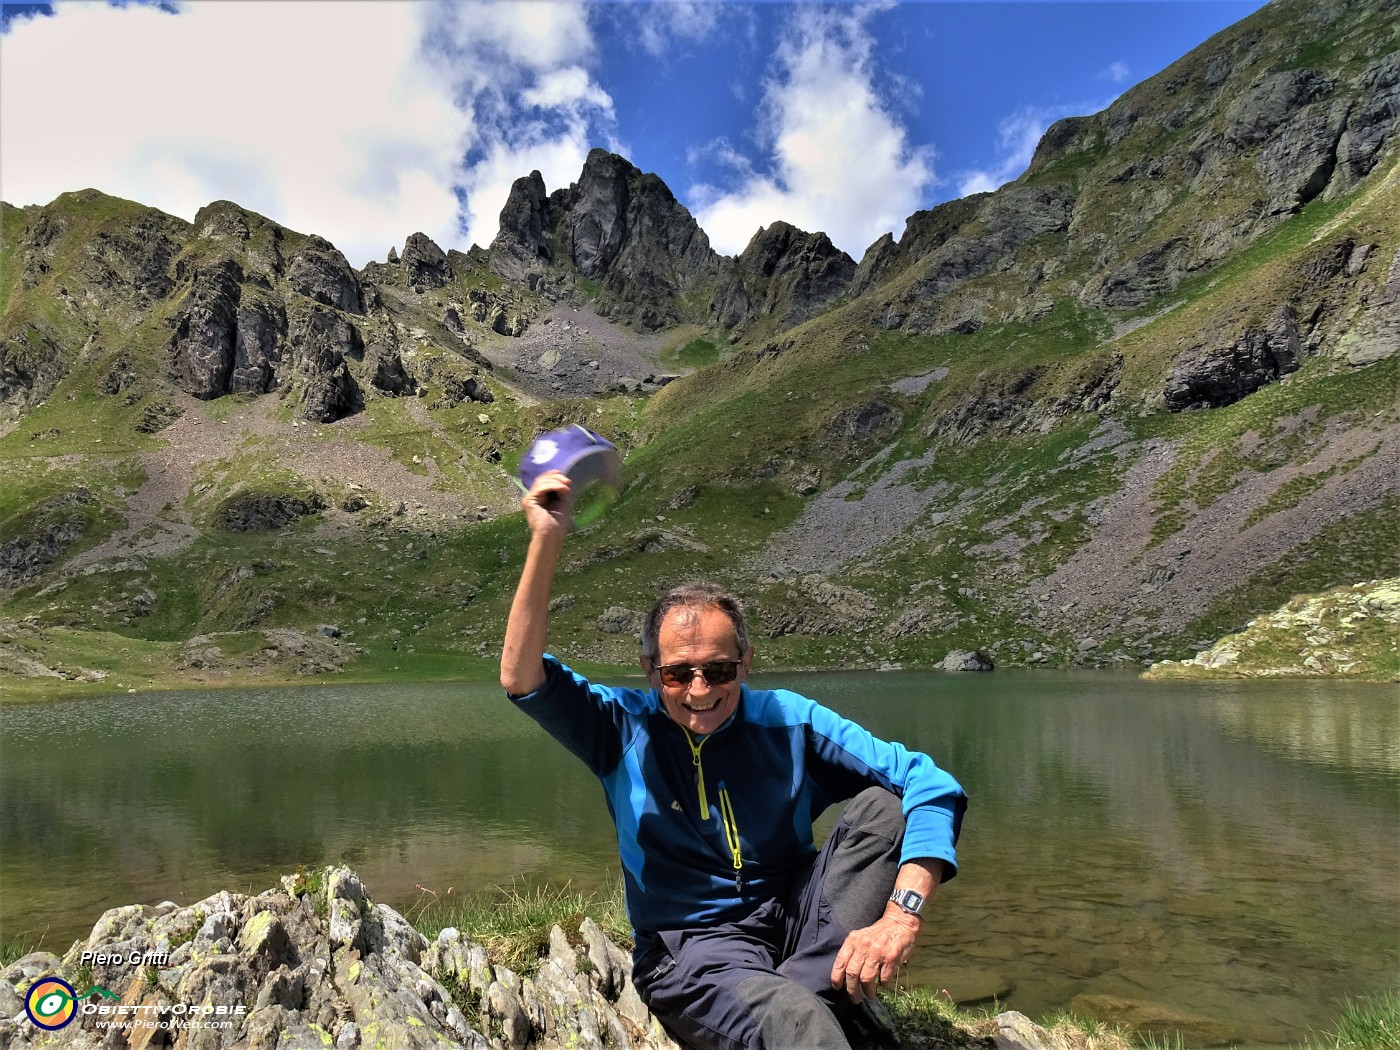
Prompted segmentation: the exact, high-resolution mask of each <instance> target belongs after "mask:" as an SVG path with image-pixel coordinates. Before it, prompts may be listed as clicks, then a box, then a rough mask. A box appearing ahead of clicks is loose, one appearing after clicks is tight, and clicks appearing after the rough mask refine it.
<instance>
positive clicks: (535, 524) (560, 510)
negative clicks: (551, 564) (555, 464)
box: [520, 470, 572, 540]
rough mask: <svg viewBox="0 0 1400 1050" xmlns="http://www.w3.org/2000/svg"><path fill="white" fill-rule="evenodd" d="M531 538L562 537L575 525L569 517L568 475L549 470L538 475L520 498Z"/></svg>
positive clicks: (560, 538)
mask: <svg viewBox="0 0 1400 1050" xmlns="http://www.w3.org/2000/svg"><path fill="white" fill-rule="evenodd" d="M520 506H521V508H522V509H523V510H524V511H525V524H526V526H527V527H528V528H529V529H530V536H531V538H539V539H559V540H562V539H563V538H564V537H565V536H567V535H568V534H569V529H570V528H571V527H572V526H571V523H570V520H569V511H570V509H571V504H570V498H569V476H568V475H567V474H564V473H562V472H560V471H557V470H547V471H545V472H544V473H543V474H541V475H540V476H539V477H538V478H536V479H535V483H534V484H533V485H531V486H530V491H529V492H527V493H525V495H524V496H523V497H522V498H521V500H520Z"/></svg>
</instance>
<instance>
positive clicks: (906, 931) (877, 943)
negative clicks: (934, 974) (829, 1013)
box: [831, 905, 921, 1003]
mask: <svg viewBox="0 0 1400 1050" xmlns="http://www.w3.org/2000/svg"><path fill="white" fill-rule="evenodd" d="M890 907H891V909H893V910H892V911H887V912H886V913H885V914H884V915H883V916H881V917H880V918H879V919H878V920H876V922H875V924H874V925H873V926H867V927H865V929H863V930H856V931H854V932H853V933H852V934H851V935H850V936H849V937H847V938H846V943H845V944H843V945H841V950H840V951H839V952H837V953H836V965H835V966H833V967H832V968H831V986H832V987H833V988H841V987H844V988H845V989H846V994H847V995H849V996H850V997H851V1002H853V1003H859V1002H861V1001H862V1000H864V999H874V998H875V986H876V985H877V984H881V983H884V982H886V981H892V980H894V976H895V974H896V973H898V972H899V968H900V967H901V966H903V965H904V963H905V962H906V961H907V960H908V958H909V955H910V953H911V952H913V950H914V939H915V938H916V937H917V936H918V934H919V926H920V925H921V923H920V920H919V917H918V916H917V915H910V914H909V913H908V912H905V911H902V910H899V909H897V908H894V906H893V905H891V906H890Z"/></svg>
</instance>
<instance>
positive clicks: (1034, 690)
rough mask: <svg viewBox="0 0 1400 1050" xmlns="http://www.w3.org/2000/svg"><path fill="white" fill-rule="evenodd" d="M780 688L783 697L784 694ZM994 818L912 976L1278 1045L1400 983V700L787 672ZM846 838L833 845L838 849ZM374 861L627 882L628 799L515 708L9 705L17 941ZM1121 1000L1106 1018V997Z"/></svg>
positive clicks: (355, 690) (367, 703)
mask: <svg viewBox="0 0 1400 1050" xmlns="http://www.w3.org/2000/svg"><path fill="white" fill-rule="evenodd" d="M757 681H758V682H759V683H760V684H762V683H763V679H762V678H761V677H760V678H759V679H757ZM780 683H781V684H783V685H787V686H790V687H792V688H796V689H798V690H801V691H803V692H806V693H808V694H809V695H812V696H815V697H818V698H820V699H822V700H824V701H825V702H826V703H828V705H829V706H832V707H834V708H836V709H837V710H839V711H842V712H843V713H846V714H848V715H850V716H852V717H854V718H856V719H858V720H859V721H862V722H863V723H865V724H866V725H867V726H869V727H870V728H871V729H872V730H873V731H875V732H876V733H878V734H880V735H882V736H885V737H887V738H891V739H897V740H901V741H903V742H904V743H906V744H908V745H910V746H913V747H918V748H920V749H923V750H926V751H928V752H929V753H930V754H932V755H933V756H934V757H935V758H936V759H937V760H938V761H939V762H940V764H942V765H944V766H946V767H947V768H949V769H950V770H952V771H953V772H954V773H955V774H956V775H957V776H958V777H959V778H960V779H961V780H962V782H963V784H964V785H965V786H966V787H967V789H968V792H969V794H970V795H971V798H972V804H971V808H970V810H969V813H968V818H967V823H966V825H965V828H964V835H963V841H962V843H961V845H960V848H959V854H960V861H961V869H962V870H961V874H960V875H959V877H958V878H957V879H955V880H954V881H953V882H951V883H948V884H947V885H946V886H944V887H943V889H942V891H941V892H940V893H939V895H938V898H937V900H936V902H935V903H934V904H933V905H932V916H931V920H930V921H928V922H926V923H925V932H924V934H923V937H922V941H921V945H920V948H919V950H918V952H917V953H916V955H915V957H914V960H913V963H912V964H911V968H910V976H911V978H912V979H913V980H914V981H916V982H918V983H921V984H925V985H928V986H930V987H932V988H935V989H937V988H947V989H949V990H950V992H951V993H952V994H953V995H955V996H957V997H963V996H965V995H969V994H974V993H975V992H976V991H981V990H986V991H989V992H998V991H999V992H1002V993H1003V994H1002V996H1001V998H1002V1001H1003V1002H1004V1003H1005V1004H1007V1005H1009V1006H1011V1007H1014V1008H1016V1009H1021V1010H1024V1011H1026V1012H1028V1013H1031V1014H1032V1015H1035V1014H1043V1013H1045V1012H1047V1011H1050V1010H1053V1009H1056V1008H1058V1007H1064V1006H1067V1005H1069V1004H1071V1003H1074V1002H1076V998H1077V997H1081V998H1078V1000H1077V1005H1078V1006H1079V1007H1080V1008H1096V1009H1099V1010H1108V1011H1110V1012H1111V1011H1112V1010H1114V1009H1118V1008H1119V1007H1117V1006H1115V1005H1114V1003H1115V1001H1118V1000H1135V1001H1146V1002H1150V1003H1153V1004H1160V1005H1163V1006H1165V1007H1167V1008H1169V1009H1170V1010H1172V1011H1175V1012H1176V1013H1177V1014H1180V1015H1185V1016H1189V1017H1193V1018H1196V1019H1197V1022H1198V1023H1196V1024H1195V1025H1194V1026H1193V1027H1194V1028H1195V1030H1197V1031H1198V1032H1200V1033H1203V1035H1202V1038H1203V1039H1204V1038H1206V1037H1207V1036H1209V1035H1210V1034H1212V1033H1215V1034H1218V1035H1221V1036H1223V1037H1228V1038H1233V1039H1236V1040H1242V1041H1246V1042H1251V1043H1258V1042H1278V1041H1288V1040H1294V1041H1296V1040H1300V1039H1302V1038H1304V1037H1306V1036H1307V1034H1308V1033H1309V1031H1310V1030H1313V1031H1315V1030H1318V1029H1322V1028H1325V1027H1326V1026H1327V1025H1328V1024H1330V1022H1331V1020H1332V1019H1333V1018H1334V1017H1335V1016H1336V1014H1337V1012H1338V1011H1339V1009H1340V1005H1341V1002H1342V1000H1343V999H1344V998H1345V997H1347V996H1352V997H1355V996H1359V995H1366V994H1370V993H1374V992H1378V991H1382V990H1385V989H1388V988H1394V987H1395V986H1396V984H1397V982H1400V697H1398V696H1397V693H1396V691H1395V689H1394V688H1393V687H1387V686H1358V685H1347V684H1339V683H1327V682H1316V683H1313V682H1306V683H1277V682H1273V683H1261V682H1241V683H1207V684H1202V683H1146V682H1140V681H1138V680H1136V679H1135V678H1132V677H1128V676H1119V675H1113V674H1107V673H1083V674H1072V673H1055V672H1024V673H1001V672H998V673H996V674H992V675H967V676H954V675H942V674H920V673H897V674H864V673H862V674H855V673H852V674H839V675H830V674H828V675H817V674H811V675H783V676H775V677H774V678H773V679H772V681H771V683H770V684H780ZM829 823H830V821H827V824H828V825H829ZM340 861H344V862H346V863H349V864H350V865H352V866H353V867H354V868H355V869H356V870H357V871H359V872H360V874H361V875H362V876H363V877H364V878H365V879H366V881H367V883H368V885H369V888H370V891H371V893H373V894H374V895H375V896H376V898H378V899H380V900H384V901H387V902H389V903H392V904H395V905H396V906H399V907H400V908H401V909H407V908H410V907H412V906H413V905H414V904H415V903H416V902H418V901H419V900H420V899H421V895H420V893H419V891H418V890H416V889H415V886H416V885H418V884H421V885H422V886H425V887H428V888H430V889H432V890H435V891H437V892H438V893H443V892H445V891H446V890H447V888H448V887H453V888H454V889H455V891H456V892H457V893H462V892H466V891H469V890H472V889H476V888H482V887H490V886H492V885H509V884H510V883H511V882H512V881H513V880H515V879H517V878H524V879H526V880H528V881H530V882H535V883H538V882H549V883H555V884H563V883H565V882H572V883H573V884H574V885H575V886H576V887H582V888H585V889H591V888H595V887H597V886H599V885H601V884H603V883H604V882H605V881H606V880H607V879H608V877H609V873H611V872H613V871H615V870H616V866H617V859H616V844H615V842H614V840H613V837H612V832H611V825H610V824H609V822H608V819H607V813H606V809H605V807H604V804H603V799H602V792H601V790H600V789H599V787H598V786H597V784H596V782H595V781H593V779H592V777H591V776H590V775H589V774H588V773H587V772H586V771H585V770H584V769H583V767H582V766H581V765H580V764H579V763H577V762H576V761H574V760H573V759H572V758H571V757H570V756H568V755H567V754H565V753H564V752H563V750H562V749H561V748H559V747H558V746H557V745H555V744H554V743H553V742H552V741H550V740H549V739H548V738H547V737H545V736H544V735H543V733H542V732H541V731H539V730H538V729H537V728H536V727H535V726H534V724H533V723H531V722H530V721H529V720H527V719H525V718H524V717H523V716H521V715H519V714H518V713H517V712H515V711H514V710H513V709H512V708H511V707H510V705H509V704H508V703H507V702H506V701H505V700H504V699H503V698H502V696H501V695H500V692H499V690H498V689H496V688H495V687H494V686H491V685H485V684H465V685H428V686H409V687H404V686H335V685H325V686H316V687H307V688H301V689H280V690H228V691H218V692H184V693H167V694H154V695H149V696H119V697H113V698H110V699H107V700H87V701H82V702H78V703H72V704H66V703H65V704H53V705H46V706H40V707H23V708H11V709H4V710H0V931H3V932H4V933H5V934H6V935H8V936H22V937H25V938H27V939H31V940H32V939H37V938H39V937H42V938H43V940H44V944H45V946H46V947H49V948H50V949H52V950H56V951H59V952H62V951H63V949H64V948H66V947H67V945H68V944H69V943H71V941H72V940H74V939H76V938H78V937H85V936H86V935H87V933H88V931H89V930H90V929H91V927H92V925H93V923H95V922H96V920H97V918H98V916H99V915H100V914H101V913H102V911H103V910H104V909H106V908H109V907H114V906H117V905H121V904H128V903H132V902H136V901H157V900H162V899H170V900H175V901H177V902H182V903H189V902H193V901H196V900H199V899H201V898H203V897H205V896H207V895H208V894H210V893H212V892H214V891H215V890H218V889H222V888H230V889H235V890H240V891H249V890H259V889H262V888H265V887H266V886H268V885H271V884H272V883H273V881H274V880H275V878H276V877H277V876H278V875H279V874H283V873H285V872H287V871H290V870H292V869H294V868H295V867H296V865H297V864H299V863H300V864H305V865H307V866H311V865H316V864H321V863H326V862H340ZM1082 997H1089V998H1082Z"/></svg>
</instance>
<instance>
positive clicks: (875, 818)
mask: <svg viewBox="0 0 1400 1050" xmlns="http://www.w3.org/2000/svg"><path fill="white" fill-rule="evenodd" d="M842 816H843V819H845V820H846V821H847V822H849V823H850V825H851V827H853V828H859V829H860V830H861V831H864V832H865V833H867V834H870V835H881V836H884V837H886V838H889V839H892V840H893V839H900V838H903V837H904V806H903V804H902V803H901V802H900V800H899V796H898V795H896V794H894V793H893V792H891V791H886V790H885V789H884V788H879V787H872V788H866V789H865V790H864V791H862V792H861V793H860V794H859V795H857V796H856V797H855V798H853V799H851V801H850V802H849V803H847V805H846V812H845V813H844V814H843V815H842Z"/></svg>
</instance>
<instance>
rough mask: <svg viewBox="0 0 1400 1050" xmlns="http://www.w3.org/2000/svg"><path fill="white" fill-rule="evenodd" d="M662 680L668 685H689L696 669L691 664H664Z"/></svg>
mask: <svg viewBox="0 0 1400 1050" xmlns="http://www.w3.org/2000/svg"><path fill="white" fill-rule="evenodd" d="M660 670H661V680H662V681H663V682H665V683H666V684H667V685H689V684H690V678H691V675H693V674H694V673H695V669H694V668H693V667H691V666H690V665H689V664H664V665H663V666H662V667H661V669H660Z"/></svg>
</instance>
